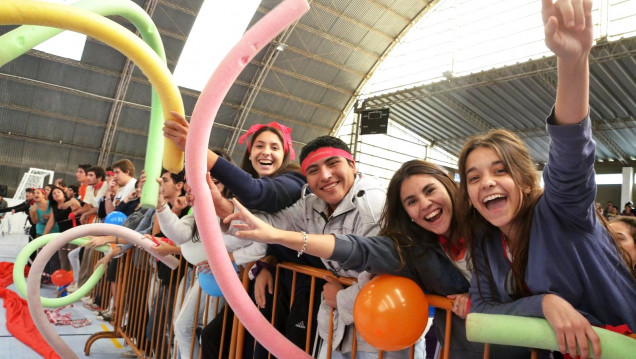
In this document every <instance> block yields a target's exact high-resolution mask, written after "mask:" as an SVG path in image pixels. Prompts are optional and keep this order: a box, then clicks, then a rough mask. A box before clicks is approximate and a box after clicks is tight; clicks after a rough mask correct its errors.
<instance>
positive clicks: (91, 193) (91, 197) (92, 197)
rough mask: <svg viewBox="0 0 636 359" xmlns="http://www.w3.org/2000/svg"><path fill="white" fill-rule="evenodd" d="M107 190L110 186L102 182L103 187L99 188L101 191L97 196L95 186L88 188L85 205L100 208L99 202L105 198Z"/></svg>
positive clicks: (98, 191)
mask: <svg viewBox="0 0 636 359" xmlns="http://www.w3.org/2000/svg"><path fill="white" fill-rule="evenodd" d="M107 189H108V184H107V183H106V182H102V186H101V187H100V188H99V190H97V194H95V188H94V187H93V186H88V187H87V188H86V195H85V196H84V203H88V204H90V205H91V206H92V207H93V208H97V207H98V206H99V203H98V202H97V200H99V199H100V198H102V197H104V194H106V190H107Z"/></svg>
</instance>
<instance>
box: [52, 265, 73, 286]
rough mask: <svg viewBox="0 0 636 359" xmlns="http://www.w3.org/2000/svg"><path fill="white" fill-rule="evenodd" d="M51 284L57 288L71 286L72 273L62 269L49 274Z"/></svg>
mask: <svg viewBox="0 0 636 359" xmlns="http://www.w3.org/2000/svg"><path fill="white" fill-rule="evenodd" d="M51 282H53V284H55V285H56V286H58V287H62V286H65V285H67V284H71V283H72V282H73V273H72V272H68V271H65V270H64V269H58V270H56V271H55V272H53V274H51Z"/></svg>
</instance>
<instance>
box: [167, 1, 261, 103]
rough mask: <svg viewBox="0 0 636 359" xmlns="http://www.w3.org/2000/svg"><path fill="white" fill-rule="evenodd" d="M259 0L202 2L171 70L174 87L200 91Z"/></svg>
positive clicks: (241, 32)
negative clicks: (174, 67) (175, 85)
mask: <svg viewBox="0 0 636 359" xmlns="http://www.w3.org/2000/svg"><path fill="white" fill-rule="evenodd" d="M259 4H260V0H242V1H241V3H240V6H239V5H238V3H237V2H233V1H213V0H207V1H205V2H204V3H203V6H202V7H201V10H200V11H199V15H198V16H197V18H196V20H195V22H194V26H193V27H192V30H191V31H190V35H189V36H188V40H187V42H186V44H185V47H184V49H183V52H181V57H180V58H179V62H178V63H177V67H176V69H175V71H174V78H175V81H176V82H177V85H179V86H181V87H185V88H189V89H192V90H196V91H201V90H203V87H205V84H206V83H207V82H208V79H209V78H210V76H211V75H212V73H213V72H214V70H215V69H216V67H217V66H218V64H219V63H220V62H221V60H222V59H223V57H225V55H226V54H227V53H228V52H229V51H230V49H231V48H232V46H234V45H235V44H236V43H237V42H238V41H239V40H240V39H241V37H242V36H243V33H245V30H246V29H247V26H248V25H249V22H250V20H251V19H252V17H253V16H254V13H255V12H256V9H257V8H258V5H259Z"/></svg>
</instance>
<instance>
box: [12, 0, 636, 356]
mask: <svg viewBox="0 0 636 359" xmlns="http://www.w3.org/2000/svg"><path fill="white" fill-rule="evenodd" d="M570 5H571V6H572V7H574V8H575V9H574V11H565V10H564V8H558V7H557V5H555V4H553V3H552V1H549V0H544V1H543V15H544V17H543V20H544V25H545V29H546V44H547V45H548V47H549V48H550V50H551V51H553V52H554V53H555V54H556V55H557V58H558V60H557V63H558V70H557V71H558V76H559V81H558V87H557V96H556V101H555V105H554V108H553V109H552V112H551V113H549V115H548V117H547V119H546V127H547V129H548V133H549V134H550V137H551V144H550V148H549V152H550V160H549V161H548V163H547V164H546V166H545V169H544V172H543V179H544V182H545V186H544V187H543V188H542V187H540V186H539V179H538V178H537V176H536V175H534V173H535V171H534V169H535V165H534V162H533V160H532V158H531V156H530V153H529V151H528V150H527V149H526V147H525V146H524V144H523V142H522V141H521V139H519V138H518V137H517V136H516V135H514V134H513V133H511V132H509V131H505V130H494V131H491V132H489V133H487V134H484V135H481V136H476V137H474V138H472V139H471V140H469V141H468V142H467V144H466V145H465V146H464V148H463V150H462V152H461V154H460V156H459V175H460V178H461V181H460V183H459V184H457V183H455V182H454V181H453V179H452V177H450V176H449V175H448V173H447V172H446V171H445V170H444V169H442V168H440V167H439V166H437V165H435V164H433V163H430V162H426V161H423V160H414V161H409V162H407V163H405V164H403V165H402V167H401V168H400V169H399V170H398V171H397V172H396V173H395V175H394V176H393V178H392V179H391V182H390V184H389V187H388V189H384V188H382V187H381V186H380V185H378V183H376V181H375V180H374V179H373V178H371V177H369V176H365V175H363V174H361V173H360V172H358V169H357V167H356V163H355V160H354V158H353V155H352V153H351V151H350V149H349V147H348V145H347V144H346V143H344V142H343V141H341V140H340V139H338V138H335V137H332V136H321V137H318V138H316V139H314V140H312V141H310V142H309V143H307V144H306V145H305V146H304V147H303V148H302V151H301V154H300V156H299V157H300V158H299V160H300V166H299V165H297V164H295V163H293V162H292V160H293V159H294V158H295V152H294V149H293V143H292V139H291V132H292V131H291V129H290V128H288V127H286V126H283V125H281V124H278V123H276V122H272V123H269V124H257V125H254V126H252V127H251V128H250V129H249V130H248V131H247V133H246V134H244V136H242V137H241V138H240V139H239V143H243V142H246V145H247V148H246V150H245V154H244V158H243V162H242V163H241V165H240V166H239V165H236V164H234V163H232V161H231V160H230V159H229V156H227V154H225V153H224V152H222V151H209V152H208V155H207V163H208V170H209V174H208V184H209V189H210V196H211V197H212V199H213V202H214V205H215V208H216V213H217V216H218V217H217V218H209V220H210V221H219V222H220V223H221V224H222V228H224V231H225V233H224V241H225V244H226V249H227V251H228V256H229V258H230V259H231V260H232V261H233V262H234V263H235V264H237V265H239V266H242V265H246V264H247V263H250V262H254V261H255V263H256V264H254V265H253V266H252V267H249V268H245V270H249V271H250V275H251V278H252V282H251V284H250V288H249V290H248V292H249V294H250V296H251V297H252V299H253V301H254V305H256V306H258V307H259V308H260V309H261V311H262V313H263V315H264V316H266V317H268V318H270V317H271V312H272V309H273V308H274V307H276V308H277V309H276V310H277V313H279V314H278V316H277V320H276V322H275V326H276V328H277V329H278V330H279V331H281V333H283V334H284V335H286V336H287V337H288V338H289V339H290V340H292V341H293V342H294V343H295V344H297V345H299V346H301V347H303V348H304V341H305V338H306V333H307V331H308V330H311V331H312V332H314V333H317V335H318V337H319V338H320V340H319V341H317V343H322V345H320V347H319V348H313V345H314V344H312V350H314V349H315V353H316V356H317V357H321V358H323V357H326V356H327V353H328V352H331V357H332V358H350V357H352V356H353V353H352V348H353V346H352V345H353V344H352V343H354V342H357V353H355V355H356V357H358V358H377V357H378V350H377V348H374V347H373V346H371V345H369V344H368V343H367V342H365V340H364V338H362V337H361V336H360V335H359V333H357V332H356V331H355V330H354V329H355V323H354V321H353V314H352V313H353V303H354V301H355V298H356V296H357V294H358V292H359V291H360V289H361V287H362V286H363V285H364V284H365V283H367V282H368V281H369V280H371V279H372V278H373V277H374V276H376V275H378V274H384V273H389V274H396V275H402V276H406V277H409V278H411V279H413V280H414V281H415V282H416V283H417V284H418V285H419V286H420V287H421V288H422V289H423V290H424V291H426V292H428V293H434V294H437V295H442V296H446V297H447V298H449V299H451V300H452V301H453V308H452V312H453V330H452V332H451V333H452V334H451V336H452V338H451V343H452V344H451V357H456V358H471V357H475V358H477V357H482V355H483V350H484V349H483V345H482V344H476V343H471V342H468V340H467V339H466V336H465V321H464V319H465V318H466V316H467V314H468V313H470V312H482V313H495V314H511V315H522V316H531V317H540V318H545V319H546V320H547V321H548V322H549V324H550V325H551V327H552V328H553V329H554V331H555V334H556V336H557V341H558V344H559V350H560V352H561V353H564V354H565V353H571V354H572V355H573V356H576V350H577V348H576V346H577V345H578V346H579V348H580V352H579V353H580V356H581V357H582V358H587V357H589V356H590V355H591V354H592V353H593V354H594V355H595V356H596V357H598V356H599V355H600V354H601V350H602V349H601V346H600V341H599V338H598V336H597V335H596V333H595V332H594V331H593V330H592V329H591V327H592V326H601V327H605V326H608V327H609V326H620V325H624V324H625V325H627V326H628V327H629V328H631V330H634V329H636V267H635V265H636V244H635V243H634V241H635V237H636V210H635V209H634V207H633V204H632V202H627V203H626V204H625V206H624V208H623V210H622V211H619V209H618V208H617V207H616V206H614V205H613V203H612V202H609V201H608V202H607V205H606V207H605V208H601V205H600V204H599V203H594V200H595V198H594V197H595V195H596V183H595V181H594V175H593V174H594V169H593V164H594V159H595V144H594V141H592V140H591V137H592V135H591V133H592V127H593V126H591V121H590V118H589V107H588V102H589V60H588V56H589V52H590V49H591V47H592V28H593V24H592V22H591V1H590V0H584V1H580V2H574V3H572V4H570ZM173 116H174V121H170V122H167V123H166V127H165V128H164V134H165V136H166V138H167V139H168V140H170V141H173V142H174V143H175V144H176V145H177V147H179V148H181V149H182V150H183V149H185V141H186V135H187V132H188V122H187V121H186V120H185V119H184V118H183V117H180V116H178V115H176V114H175V113H173ZM135 174H136V169H135V167H134V165H133V164H132V162H131V161H129V160H126V159H122V160H119V161H116V162H114V163H113V164H112V165H111V166H110V167H108V168H106V169H103V168H101V167H99V166H91V165H83V164H82V165H79V166H78V168H77V172H76V179H77V184H75V185H69V186H66V184H65V183H64V181H62V180H56V181H55V183H54V185H47V186H45V188H35V189H27V192H26V194H27V196H26V200H25V202H24V203H21V204H19V205H17V206H15V207H12V208H3V209H2V203H3V202H2V201H0V210H1V211H2V212H7V211H23V212H25V213H27V214H28V215H29V219H30V221H31V223H32V225H33V226H32V233H31V237H32V238H33V239H34V238H37V237H39V236H42V235H46V234H48V233H56V232H63V231H65V230H67V229H69V228H72V227H74V226H77V225H82V224H87V223H96V222H101V221H104V219H105V218H106V217H107V216H108V215H109V214H110V213H113V212H114V211H117V212H121V213H123V214H124V215H125V216H126V220H125V221H124V223H123V225H124V226H126V227H128V228H130V229H133V230H135V231H137V232H138V233H139V234H140V235H143V236H146V237H148V238H152V239H153V240H155V241H156V246H155V247H154V249H153V251H154V253H157V254H162V255H166V254H173V255H176V256H177V257H180V256H181V255H183V256H184V257H185V259H186V260H184V261H182V262H181V263H182V266H183V267H182V268H181V269H179V270H178V273H182V275H181V277H177V276H175V275H174V273H176V272H175V270H172V269H170V268H168V267H167V266H165V265H164V264H163V263H161V262H157V263H156V266H157V272H158V278H157V285H158V288H159V289H158V291H157V293H156V295H155V296H154V297H153V299H152V301H153V305H152V311H151V312H150V313H149V318H148V322H147V323H146V337H147V339H148V340H154V339H155V338H157V337H158V336H162V335H165V333H166V332H170V331H171V330H172V329H173V330H174V332H175V333H176V341H177V343H175V345H176V347H177V348H178V353H179V356H180V357H182V358H188V357H190V356H191V355H197V354H198V352H199V351H201V352H202V354H203V357H204V358H216V357H218V356H219V354H221V356H222V357H225V356H226V355H227V352H226V351H223V352H221V349H220V344H221V342H222V341H223V340H227V339H229V336H226V337H225V338H223V337H222V334H221V333H222V331H223V321H221V320H220V317H219V316H217V317H215V315H214V314H216V313H214V314H213V315H211V316H210V317H209V318H208V322H207V323H206V322H203V323H202V318H198V319H197V320H196V321H194V320H193V316H194V315H195V314H194V311H193V308H194V307H195V306H196V305H197V300H198V299H197V298H196V297H195V296H193V295H192V294H191V292H190V291H191V290H192V288H197V287H196V286H197V284H196V283H190V282H189V281H188V278H189V276H188V273H192V271H195V272H197V273H200V272H202V271H203V272H205V271H207V270H209V263H207V260H206V259H205V258H200V257H197V256H195V255H193V253H196V252H197V251H198V252H201V251H202V250H201V248H202V247H201V243H200V241H201V238H200V237H199V233H198V230H197V223H196V221H195V218H194V215H193V213H192V212H191V206H192V204H193V201H194V200H195V199H194V198H193V196H192V194H191V193H189V191H188V184H187V180H186V176H185V173H184V172H181V173H177V174H175V173H170V172H168V171H166V170H164V171H163V172H162V174H161V177H160V178H158V179H155V178H146V176H145V174H143V173H142V174H141V175H140V177H139V178H136V177H135ZM155 180H156V181H159V183H160V190H159V195H158V201H157V203H156V207H155V208H151V209H146V208H142V207H141V205H140V195H141V191H142V189H143V185H144V183H147V181H155ZM572 198H576V199H577V200H576V201H572V200H571V199H572ZM5 207H6V206H5ZM594 209H595V210H594ZM105 244H110V245H112V249H111V250H110V252H108V253H107V254H106V255H105V256H104V257H103V258H102V259H101V260H100V261H99V262H98V263H99V264H105V265H107V279H108V281H109V282H111V285H110V288H111V293H110V295H111V296H112V297H117V295H118V294H119V293H118V288H117V281H116V270H117V265H116V264H115V263H116V262H115V261H117V260H118V257H119V256H121V255H122V254H123V253H126V252H127V251H128V250H130V249H131V248H132V247H133V246H132V244H129V243H127V241H126V240H124V239H122V238H117V237H114V236H95V237H91V238H90V241H89V242H88V243H87V244H86V245H85V246H84V247H79V248H77V247H75V246H73V245H67V246H66V247H64V248H62V249H61V250H60V252H59V255H58V256H55V257H54V258H51V260H50V262H49V264H48V265H47V269H46V273H47V274H48V275H49V276H50V274H51V273H53V271H55V270H56V269H59V268H63V269H67V270H71V269H72V270H73V272H74V283H73V284H72V285H71V286H70V287H69V290H71V291H74V290H77V287H78V286H81V285H82V284H83V283H84V282H85V281H86V280H87V278H88V276H89V275H90V274H91V272H92V270H93V268H91V265H90V263H89V261H86V260H82V259H81V258H88V256H89V255H90V253H91V251H92V250H94V248H96V247H99V246H102V245H105ZM191 246H193V247H191ZM193 248H194V249H193ZM281 261H289V262H294V263H297V264H304V265H310V266H313V267H317V268H321V269H326V270H329V271H331V272H332V273H333V275H334V276H333V277H327V278H325V279H324V280H323V281H319V285H320V286H321V287H322V289H321V290H319V291H317V293H316V297H315V298H313V299H312V298H310V291H309V285H308V282H309V281H308V278H304V277H302V276H301V277H299V278H298V279H294V281H295V284H296V287H295V292H293V293H292V292H291V291H292V289H291V288H292V286H291V282H292V278H291V276H287V275H285V274H284V275H283V276H282V277H281V282H280V288H281V289H280V290H281V294H280V295H279V296H278V299H277V300H278V302H277V303H274V302H273V297H272V291H273V275H272V273H273V272H274V271H275V266H276V264H277V263H279V262H281ZM340 276H347V277H354V278H356V279H357V283H355V284H354V285H352V286H349V287H345V286H343V285H342V284H340V282H338V281H337V280H336V279H335V278H337V277H340ZM42 283H43V284H44V285H46V284H49V283H50V279H49V278H48V277H47V276H44V277H43V279H42ZM173 286H175V287H179V288H180V289H179V290H181V291H184V292H187V294H186V295H185V299H184V301H183V302H182V303H180V304H179V305H176V304H175V302H174V301H173V300H172V299H174V298H175V296H168V295H164V293H165V291H167V290H168V289H167V288H171V287H173ZM592 293H594V295H591V294H592ZM171 298H172V299H171ZM290 298H295V301H294V305H292V306H291V307H290V305H289V303H290ZM310 300H316V301H317V303H320V304H319V305H317V306H315V307H314V312H313V313H308V309H307V307H306V306H303V304H306V303H307V302H309V301H310ZM83 302H84V303H85V305H86V306H88V307H89V308H91V309H95V310H96V314H97V315H98V317H99V318H101V319H104V320H110V319H112V318H113V315H114V313H116V312H117V310H119V309H118V308H116V304H115V303H114V302H112V303H110V304H109V305H108V306H107V307H106V308H100V307H98V306H97V305H96V304H95V303H96V300H95V298H91V297H85V298H83ZM199 304H200V303H199ZM332 312H333V313H335V319H334V323H333V328H332V329H333V332H330V330H329V320H330V319H329V318H330V316H331V313H332ZM230 314H231V313H230ZM309 314H311V315H312V316H313V317H314V318H315V321H314V327H313V328H312V327H310V328H306V327H304V326H299V322H298V318H306V316H307V315H309ZM159 315H167V316H168V317H169V318H172V319H174V320H172V319H171V320H169V322H168V324H166V327H162V328H159V327H157V326H156V325H155V324H154V323H156V322H157V321H155V320H153V318H155V317H157V316H159ZM443 319H444V312H443V311H440V313H438V314H436V316H435V320H434V325H433V328H434V329H433V330H432V331H431V332H432V333H434V336H433V338H434V339H433V340H434V341H435V340H437V341H438V342H442V341H443V340H444V326H445V321H444V320H443ZM194 322H198V323H199V324H198V325H199V326H200V327H201V329H202V330H201V331H200V333H201V334H200V335H201V338H200V344H199V341H196V342H197V345H195V347H194V348H193V351H191V350H190V345H189V344H190V341H191V339H192V333H193V332H195V331H194V330H193V329H194V328H193V326H194V324H193V323H194ZM227 322H230V323H231V320H228V321H227ZM173 326H174V327H173ZM329 336H332V346H331V347H327V345H326V343H327V342H328V341H327V340H328V337H329ZM245 343H246V344H245V351H244V353H245V357H250V358H252V357H253V358H266V357H267V352H266V350H264V348H262V347H260V346H259V345H258V344H256V345H255V343H254V340H253V338H251V337H249V335H248V337H247V338H246V340H245ZM421 344H422V343H421V341H418V342H416V346H415V352H416V356H417V357H432V355H434V352H435V350H434V349H435V348H434V347H435V346H433V350H430V349H431V348H430V347H428V346H427V347H426V350H425V351H424V350H423V348H422V346H423V345H421ZM228 347H229V346H228V345H226V346H225V348H226V350H227V348H228ZM425 352H426V353H425ZM492 353H493V354H494V355H496V356H497V355H498V356H499V357H505V358H518V357H519V358H521V357H527V355H528V350H527V349H525V348H524V349H519V348H512V347H505V346H497V347H494V348H493V349H492ZM166 355H168V354H167V353H166ZM408 355H409V353H408V351H395V352H388V353H385V354H384V357H387V358H406V357H408ZM550 355H558V353H553V354H551V353H547V352H542V353H541V354H540V356H541V357H550Z"/></svg>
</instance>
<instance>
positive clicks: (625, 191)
mask: <svg viewBox="0 0 636 359" xmlns="http://www.w3.org/2000/svg"><path fill="white" fill-rule="evenodd" d="M633 189H634V168H632V167H623V183H622V185H621V203H619V204H618V205H617V207H618V211H619V212H622V211H623V209H625V208H624V207H625V203H626V202H627V201H631V200H632V191H633Z"/></svg>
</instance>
